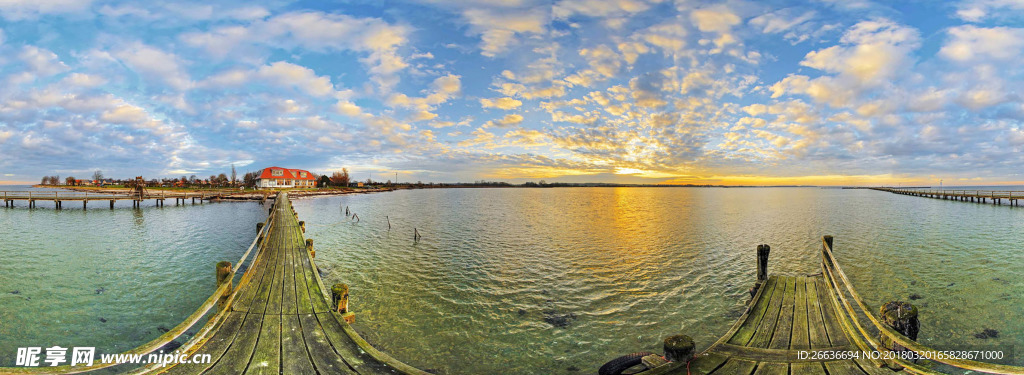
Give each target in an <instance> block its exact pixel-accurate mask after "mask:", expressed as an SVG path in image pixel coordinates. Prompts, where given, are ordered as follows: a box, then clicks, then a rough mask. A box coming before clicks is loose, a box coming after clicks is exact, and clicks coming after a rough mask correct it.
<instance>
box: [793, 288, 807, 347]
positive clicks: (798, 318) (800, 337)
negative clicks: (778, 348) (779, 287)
mask: <svg viewBox="0 0 1024 375" xmlns="http://www.w3.org/2000/svg"><path fill="white" fill-rule="evenodd" d="M796 279H797V282H796V293H795V296H794V299H795V301H794V302H795V303H794V305H793V332H792V334H791V335H790V339H789V348H790V349H797V350H804V349H810V348H811V344H810V338H809V336H808V328H807V278H806V277H797V278H796Z"/></svg>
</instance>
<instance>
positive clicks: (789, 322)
mask: <svg viewBox="0 0 1024 375" xmlns="http://www.w3.org/2000/svg"><path fill="white" fill-rule="evenodd" d="M796 282H797V278H795V277H790V278H789V280H787V282H786V296H785V297H784V298H783V301H782V308H781V309H780V310H781V311H780V312H779V321H778V323H776V324H775V332H774V333H773V334H772V339H771V341H770V342H769V344H768V346H767V347H768V348H773V349H788V348H789V340H790V338H791V336H792V333H793V312H794V311H793V310H794V306H796Z"/></svg>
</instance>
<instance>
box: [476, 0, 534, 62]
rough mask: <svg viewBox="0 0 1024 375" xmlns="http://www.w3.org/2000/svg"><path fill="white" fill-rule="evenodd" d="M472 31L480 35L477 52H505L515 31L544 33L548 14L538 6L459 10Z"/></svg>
mask: <svg viewBox="0 0 1024 375" xmlns="http://www.w3.org/2000/svg"><path fill="white" fill-rule="evenodd" d="M462 15H463V17H465V18H466V20H467V21H468V22H469V24H470V25H471V30H473V32H474V33H476V34H479V35H480V49H481V52H480V54H482V55H484V56H488V57H494V56H497V55H498V54H500V53H503V52H505V51H506V50H507V49H508V48H509V46H511V45H512V44H513V43H515V42H516V35H517V34H528V33H533V34H539V33H543V32H544V30H545V26H544V25H546V24H547V22H548V18H549V15H548V14H547V13H546V12H544V11H543V10H541V9H536V8H535V9H531V10H526V11H508V10H492V9H468V10H466V11H464V12H463V13H462Z"/></svg>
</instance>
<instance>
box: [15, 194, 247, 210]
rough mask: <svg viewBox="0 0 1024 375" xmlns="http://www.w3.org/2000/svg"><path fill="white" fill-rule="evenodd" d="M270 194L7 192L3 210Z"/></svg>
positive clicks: (136, 204) (160, 204) (160, 203)
mask: <svg viewBox="0 0 1024 375" xmlns="http://www.w3.org/2000/svg"><path fill="white" fill-rule="evenodd" d="M266 194H267V193H254V192H251V191H250V192H239V191H209V192H164V191H157V192H149V193H145V194H141V195H139V194H130V193H127V192H125V193H121V194H118V193H90V192H80V191H4V192H2V197H0V199H3V201H4V207H6V208H12V207H14V204H15V202H18V201H23V202H26V203H28V207H29V208H36V207H37V205H38V202H49V203H51V204H53V208H54V209H57V210H60V209H63V208H64V203H65V202H82V209H87V208H88V205H89V202H101V204H102V202H108V203H109V206H110V209H114V202H116V201H131V202H132V207H133V208H140V207H142V202H144V201H149V200H151V201H154V202H155V204H156V206H158V207H163V205H164V202H165V201H166V200H168V199H173V200H174V205H175V206H177V205H182V206H184V205H185V204H186V203H189V201H191V203H192V204H196V202H197V201H198V203H199V204H203V201H207V200H215V199H234V198H237V197H239V196H251V199H254V200H266V197H267V195H266Z"/></svg>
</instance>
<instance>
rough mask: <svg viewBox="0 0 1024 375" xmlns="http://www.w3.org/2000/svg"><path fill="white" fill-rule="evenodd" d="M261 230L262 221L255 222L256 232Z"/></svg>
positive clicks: (258, 232)
mask: <svg viewBox="0 0 1024 375" xmlns="http://www.w3.org/2000/svg"><path fill="white" fill-rule="evenodd" d="M261 230H263V223H256V234H260V231H261Z"/></svg>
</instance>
